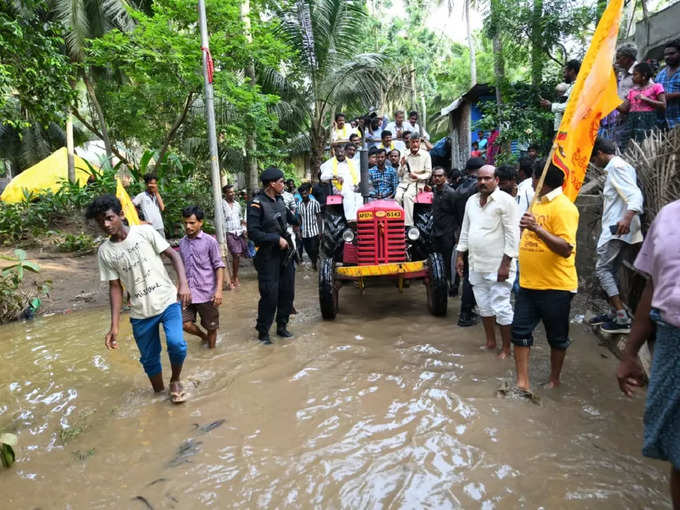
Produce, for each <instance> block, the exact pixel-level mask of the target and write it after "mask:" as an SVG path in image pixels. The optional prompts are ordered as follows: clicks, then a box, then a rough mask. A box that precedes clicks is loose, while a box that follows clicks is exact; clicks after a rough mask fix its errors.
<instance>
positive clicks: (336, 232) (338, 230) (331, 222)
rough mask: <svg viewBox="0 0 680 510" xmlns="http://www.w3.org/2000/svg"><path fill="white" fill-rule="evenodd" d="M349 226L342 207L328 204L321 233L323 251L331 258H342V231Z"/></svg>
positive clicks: (338, 259)
mask: <svg viewBox="0 0 680 510" xmlns="http://www.w3.org/2000/svg"><path fill="white" fill-rule="evenodd" d="M346 228H347V221H346V220H345V215H344V213H343V210H342V207H336V206H326V212H325V214H324V217H323V234H322V235H321V251H322V253H323V254H324V255H325V256H326V257H328V258H331V259H334V260H336V261H340V260H342V249H343V246H344V241H343V240H342V233H343V232H344V230H345V229H346Z"/></svg>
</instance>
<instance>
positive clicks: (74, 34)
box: [50, 0, 147, 170]
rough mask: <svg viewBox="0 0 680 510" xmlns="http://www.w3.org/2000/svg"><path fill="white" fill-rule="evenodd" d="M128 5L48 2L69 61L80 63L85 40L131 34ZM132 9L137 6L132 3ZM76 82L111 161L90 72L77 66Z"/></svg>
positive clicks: (95, 0) (122, 0)
mask: <svg viewBox="0 0 680 510" xmlns="http://www.w3.org/2000/svg"><path fill="white" fill-rule="evenodd" d="M143 3H144V4H146V3H147V2H146V1H144V2H143ZM131 5H132V4H131V3H130V2H128V1H127V0H50V7H51V9H52V11H53V12H54V15H55V18H56V19H57V20H58V21H59V22H60V23H61V24H62V26H63V27H64V29H65V30H66V36H65V39H66V48H67V51H68V54H69V56H70V57H71V60H72V61H73V62H79V63H82V62H83V59H84V56H85V45H86V43H87V40H88V39H94V38H97V37H101V36H103V35H104V34H105V33H106V32H108V31H109V30H113V29H119V30H122V31H129V30H132V28H133V27H134V20H133V19H132V17H131V16H130V15H129V14H128V8H129V7H130V6H131ZM134 5H135V6H137V5H136V3H135V4H134ZM80 78H81V79H82V80H83V83H84V84H85V88H86V90H87V96H88V99H89V101H90V103H91V105H92V107H93V110H94V114H95V115H96V117H97V123H98V124H99V132H97V133H96V134H97V135H98V136H101V138H102V141H103V142H104V147H105V148H106V156H107V158H108V159H109V160H111V154H112V147H111V140H110V139H109V134H108V129H107V125H106V119H105V118H104V111H103V110H102V107H101V105H100V104H99V101H98V99H97V94H96V92H95V87H94V75H93V72H92V69H90V68H88V67H86V66H84V65H83V66H81V72H80ZM74 86H75V83H74ZM70 115H71V112H70V111H69V112H68V114H67V116H68V118H67V127H69V128H70V126H71V125H72V124H71V122H70V120H71V119H70ZM69 170H70V168H69Z"/></svg>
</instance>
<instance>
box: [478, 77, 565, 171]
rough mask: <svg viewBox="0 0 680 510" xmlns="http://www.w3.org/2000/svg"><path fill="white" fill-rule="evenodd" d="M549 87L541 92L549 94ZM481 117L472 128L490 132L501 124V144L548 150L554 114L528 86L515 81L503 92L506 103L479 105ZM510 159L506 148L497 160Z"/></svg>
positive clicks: (499, 138) (499, 137)
mask: <svg viewBox="0 0 680 510" xmlns="http://www.w3.org/2000/svg"><path fill="white" fill-rule="evenodd" d="M548 90H549V88H548V87H544V88H543V90H542V93H543V94H545V95H549V94H548ZM479 106H480V108H481V110H482V113H483V118H482V119H481V120H480V121H478V122H477V123H475V125H474V126H473V130H478V129H481V130H483V131H487V132H490V131H492V130H493V129H495V128H496V127H497V126H503V129H502V130H501V131H500V134H499V136H498V139H497V143H498V144H499V145H500V146H501V147H508V146H509V144H510V142H512V141H517V142H519V143H524V144H532V143H533V144H537V145H538V146H539V147H541V148H543V149H544V151H547V150H548V149H549V148H550V144H551V142H552V137H553V134H554V132H553V117H554V114H552V113H550V112H547V111H546V110H543V109H541V108H540V107H539V106H538V94H535V93H533V92H532V89H531V87H530V86H529V85H522V84H515V85H514V86H513V88H512V89H511V90H509V91H508V92H506V97H505V102H504V103H503V104H502V105H501V106H498V105H497V104H496V103H495V101H494V102H485V103H480V104H479ZM508 158H512V155H511V154H510V153H509V151H501V153H500V154H499V156H498V163H504V162H506V161H507V160H508Z"/></svg>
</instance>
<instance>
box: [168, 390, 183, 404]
mask: <svg viewBox="0 0 680 510" xmlns="http://www.w3.org/2000/svg"><path fill="white" fill-rule="evenodd" d="M186 400H187V394H186V392H185V391H184V390H183V389H180V390H179V391H172V390H171V391H170V402H172V403H173V404H183V403H184V402H186Z"/></svg>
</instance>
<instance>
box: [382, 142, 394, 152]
mask: <svg viewBox="0 0 680 510" xmlns="http://www.w3.org/2000/svg"><path fill="white" fill-rule="evenodd" d="M378 149H387V147H385V144H384V143H381V144H380V145H379V146H378ZM390 150H391V151H393V150H394V141H391V142H390Z"/></svg>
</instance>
